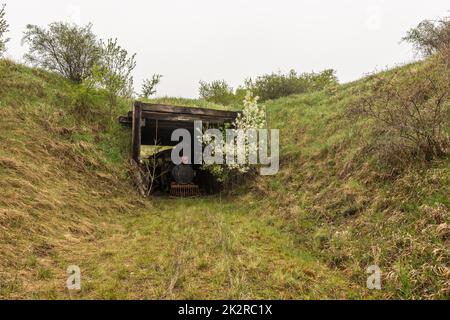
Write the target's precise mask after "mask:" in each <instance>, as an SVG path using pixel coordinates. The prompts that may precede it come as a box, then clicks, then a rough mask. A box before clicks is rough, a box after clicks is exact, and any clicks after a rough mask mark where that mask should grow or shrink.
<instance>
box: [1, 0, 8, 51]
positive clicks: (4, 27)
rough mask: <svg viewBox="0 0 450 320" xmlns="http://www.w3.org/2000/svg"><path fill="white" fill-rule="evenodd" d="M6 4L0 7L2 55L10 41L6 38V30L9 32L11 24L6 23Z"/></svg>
mask: <svg viewBox="0 0 450 320" xmlns="http://www.w3.org/2000/svg"><path fill="white" fill-rule="evenodd" d="M5 6H6V5H5V4H3V5H2V6H1V7H0V56H2V55H3V53H4V52H5V50H6V43H7V42H8V40H9V39H8V38H4V35H5V33H6V32H8V31H9V30H8V28H9V25H8V23H6V19H5Z"/></svg>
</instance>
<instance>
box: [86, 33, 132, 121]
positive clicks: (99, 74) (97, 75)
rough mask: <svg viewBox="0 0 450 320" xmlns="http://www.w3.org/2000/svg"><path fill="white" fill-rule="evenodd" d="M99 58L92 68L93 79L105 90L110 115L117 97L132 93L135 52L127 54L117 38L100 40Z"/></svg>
mask: <svg viewBox="0 0 450 320" xmlns="http://www.w3.org/2000/svg"><path fill="white" fill-rule="evenodd" d="M100 46H101V59H100V61H99V62H98V64H96V65H95V66H94V68H93V70H94V71H93V77H92V79H93V81H94V82H95V83H96V85H97V86H98V87H99V88H102V89H104V90H106V92H107V93H108V99H109V108H110V109H109V111H110V114H111V115H112V112H113V110H114V108H116V107H117V103H118V98H119V97H123V98H129V97H131V96H132V95H133V76H132V75H131V72H132V71H133V70H134V68H135V67H136V61H135V57H136V54H133V55H131V56H129V55H128V51H127V50H125V49H124V48H122V47H121V46H120V45H119V44H118V43H117V39H114V40H113V39H108V40H107V41H106V42H101V44H100Z"/></svg>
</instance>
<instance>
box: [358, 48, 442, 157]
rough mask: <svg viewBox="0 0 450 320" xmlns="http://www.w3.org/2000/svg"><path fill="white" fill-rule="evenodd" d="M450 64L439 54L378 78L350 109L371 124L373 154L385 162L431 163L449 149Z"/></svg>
mask: <svg viewBox="0 0 450 320" xmlns="http://www.w3.org/2000/svg"><path fill="white" fill-rule="evenodd" d="M449 66H450V64H449V62H448V56H446V55H443V54H439V55H437V56H434V57H432V58H431V59H429V60H428V61H425V62H424V63H423V64H422V65H419V66H416V67H415V68H409V69H407V70H406V72H407V74H406V75H405V74H403V73H402V71H401V70H396V71H394V72H392V73H388V74H385V75H383V74H381V75H376V76H374V78H373V81H372V82H371V83H370V88H369V92H368V93H365V94H363V95H362V97H361V98H360V99H359V100H358V101H357V102H356V104H355V105H353V107H352V108H351V109H350V110H352V111H353V112H356V114H358V115H364V116H368V117H370V118H372V119H374V120H375V122H376V127H375V128H376V129H375V132H374V133H375V134H376V135H377V136H378V137H379V139H378V142H377V146H378V148H377V150H378V151H380V156H381V157H382V158H383V159H384V160H387V161H388V162H389V164H391V165H394V164H401V163H404V162H406V161H408V160H409V159H413V158H424V159H426V160H431V159H433V158H436V157H442V156H444V155H446V154H447V153H448V151H449V149H448V148H449V136H448V132H447V131H446V130H448V128H449V125H450V121H449V113H448V112H449V107H450V102H449V101H450V100H449V99H450V67H449Z"/></svg>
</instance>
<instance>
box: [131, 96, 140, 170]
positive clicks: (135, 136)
mask: <svg viewBox="0 0 450 320" xmlns="http://www.w3.org/2000/svg"><path fill="white" fill-rule="evenodd" d="M141 119H142V107H141V106H140V105H139V104H138V105H136V104H134V106H133V122H132V133H131V134H132V159H133V160H134V161H136V163H140V157H141Z"/></svg>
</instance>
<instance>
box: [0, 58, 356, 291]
mask: <svg viewBox="0 0 450 320" xmlns="http://www.w3.org/2000/svg"><path fill="white" fill-rule="evenodd" d="M105 101H106V99H105V98H104V97H103V96H102V94H101V93H95V94H94V93H90V94H89V95H86V94H85V93H83V91H82V90H81V88H78V87H76V86H73V85H71V84H70V83H68V82H67V81H65V80H64V79H61V78H60V77H58V76H55V75H52V74H49V73H46V72H43V71H40V70H37V69H29V68H26V67H23V66H20V65H17V64H14V63H11V62H9V61H5V60H0V119H1V122H0V143H1V148H0V190H1V191H0V231H1V232H0V256H1V257H2V259H1V260H0V297H1V298H74V297H75V298H227V297H234V298H326V297H329V298H342V297H360V296H361V294H362V291H361V289H360V288H359V286H358V285H355V284H352V283H351V282H350V281H348V280H346V279H344V278H343V277H342V275H341V274H340V273H339V272H338V271H333V270H330V269H329V268H328V267H327V266H325V265H323V264H322V263H320V262H319V261H318V260H317V259H315V258H314V257H313V256H311V255H310V254H308V253H306V252H305V250H303V249H302V247H301V246H298V245H297V243H296V240H295V237H293V236H292V234H290V233H288V232H285V231H283V230H280V229H278V228H277V227H275V226H274V221H275V220H274V219H273V218H271V219H268V220H265V219H259V217H257V216H256V215H251V214H248V211H249V210H250V207H251V206H252V204H251V202H250V203H248V204H246V205H242V203H240V202H238V201H234V199H226V200H225V199H224V200H221V199H220V198H215V197H212V198H205V199H198V200H177V201H173V200H164V199H161V200H154V201H153V202H150V201H143V200H141V199H140V198H139V197H138V196H137V195H136V193H135V192H134V191H133V188H132V186H131V185H130V183H129V182H128V180H127V178H126V175H125V172H126V159H127V157H128V150H127V148H128V146H129V132H128V131H127V130H126V129H123V128H121V127H120V126H118V125H117V124H111V123H110V122H109V121H105V119H106V118H108V115H107V113H106V110H104V109H105V107H104V105H105ZM86 104H88V105H90V106H91V107H92V109H93V110H96V111H95V112H88V110H89V109H90V108H88V109H86V108H85V109H83V107H84V106H86ZM80 108H81V110H82V111H79V110H80ZM124 108H126V106H125V107H124ZM83 110H84V111H83ZM243 203H247V202H243ZM72 264H75V265H79V266H80V267H81V272H82V288H83V290H82V292H81V293H80V294H78V295H76V296H71V295H70V294H69V293H68V292H66V290H65V281H66V279H67V276H68V275H67V274H66V268H67V267H68V266H69V265H72Z"/></svg>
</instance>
